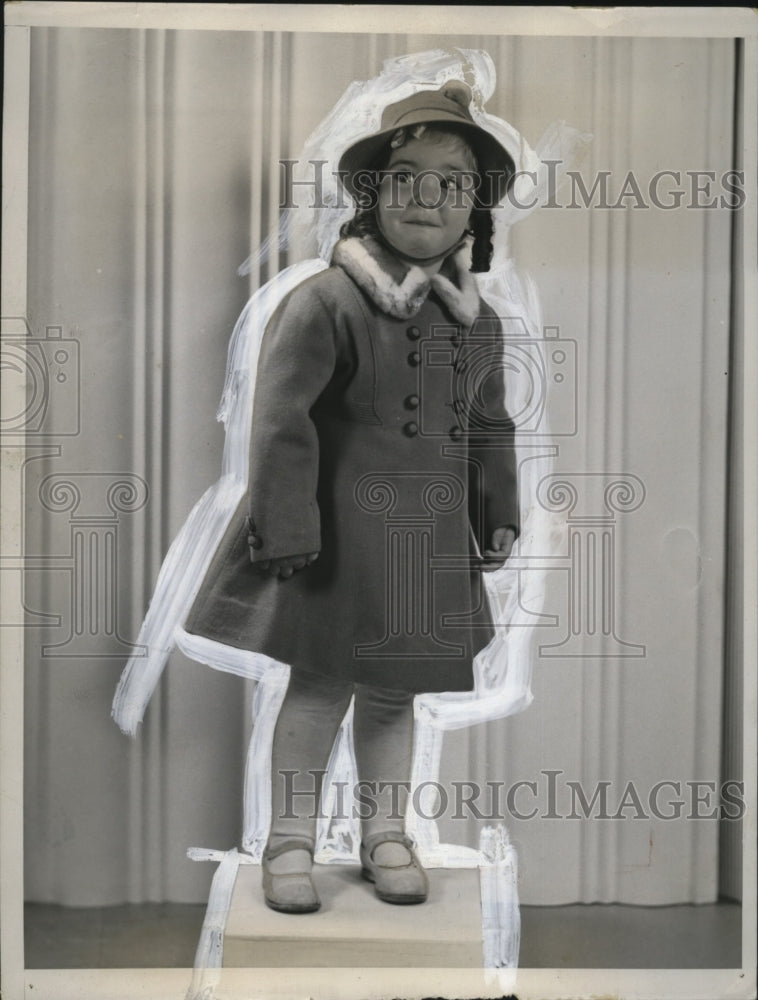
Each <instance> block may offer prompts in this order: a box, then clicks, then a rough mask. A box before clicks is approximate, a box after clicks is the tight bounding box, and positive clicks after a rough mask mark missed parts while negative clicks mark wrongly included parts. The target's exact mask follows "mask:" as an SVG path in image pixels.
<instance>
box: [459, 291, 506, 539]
mask: <svg viewBox="0 0 758 1000" xmlns="http://www.w3.org/2000/svg"><path fill="white" fill-rule="evenodd" d="M482 306H483V308H482V316H481V318H480V319H479V320H478V321H477V322H476V324H475V326H474V327H473V329H472V331H471V333H470V335H469V337H468V338H467V343H466V355H465V359H466V367H465V375H466V380H465V383H464V384H465V396H466V402H467V411H468V441H469V459H470V461H471V464H470V470H471V473H470V482H469V506H470V517H471V522H472V526H473V528H474V533H475V535H476V538H477V541H478V543H479V547H480V549H481V550H482V551H484V550H485V549H486V548H489V546H490V544H491V541H492V534H493V532H494V531H495V529H496V528H502V527H506V526H511V527H513V528H514V529H515V531H516V534H517V535H518V533H519V528H520V516H519V498H518V472H517V462H516V450H515V441H514V434H515V427H514V423H513V420H512V419H511V417H510V415H509V413H508V409H507V405H506V399H505V367H506V364H507V359H506V357H505V345H504V341H503V333H502V327H501V324H500V320H499V319H498V318H497V317H496V316H495V314H494V312H493V311H492V310H491V309H490V308H489V306H487V305H486V304H485V303H483V304H482Z"/></svg>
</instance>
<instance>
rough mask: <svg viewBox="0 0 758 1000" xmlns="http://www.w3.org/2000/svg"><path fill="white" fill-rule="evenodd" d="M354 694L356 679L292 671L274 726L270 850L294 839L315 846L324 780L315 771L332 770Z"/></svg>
mask: <svg viewBox="0 0 758 1000" xmlns="http://www.w3.org/2000/svg"><path fill="white" fill-rule="evenodd" d="M352 693H353V685H352V683H346V682H344V681H335V680H331V679H330V678H328V677H321V676H319V675H316V674H309V673H305V672H302V671H295V670H293V671H292V673H291V675H290V682H289V686H288V687H287V693H286V694H285V696H284V701H283V703H282V707H281V711H280V712H279V718H278V720H277V723H276V729H275V730H274V742H273V747H272V754H271V830H270V833H269V839H268V844H267V849H268V850H269V851H271V852H274V851H275V849H276V848H277V847H279V846H280V845H282V844H284V843H285V842H286V841H293V840H294V841H302V842H304V844H307V845H309V846H310V848H311V850H312V849H313V847H314V846H315V843H316V822H317V821H316V814H317V812H318V798H317V791H318V788H319V784H320V779H319V776H318V774H317V775H315V776H314V775H312V774H310V773H309V772H311V771H316V772H320V771H324V770H326V766H327V764H328V763H329V755H330V753H331V750H332V745H333V743H334V740H335V737H336V736H337V732H338V730H339V727H340V723H341V722H342V719H343V717H344V715H345V712H346V711H347V707H348V705H349V704H350V696H351V695H352ZM293 772H294V773H293ZM293 792H294V793H295V794H293ZM297 792H304V793H305V794H301V795H298V794H296V793H297ZM298 853H299V852H298ZM282 857H284V856H282ZM284 863H285V862H284V860H283V861H282V864H284ZM277 867H279V866H277Z"/></svg>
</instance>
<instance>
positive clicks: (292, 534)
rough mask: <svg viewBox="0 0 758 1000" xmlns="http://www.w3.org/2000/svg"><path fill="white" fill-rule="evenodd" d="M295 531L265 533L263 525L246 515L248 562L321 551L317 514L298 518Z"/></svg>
mask: <svg viewBox="0 0 758 1000" xmlns="http://www.w3.org/2000/svg"><path fill="white" fill-rule="evenodd" d="M298 521H299V523H298V525H297V530H294V531H293V530H289V531H282V530H279V531H273V532H266V531H265V530H264V528H263V525H262V524H261V522H260V518H259V520H258V522H256V520H255V519H254V518H253V516H252V515H251V514H248V515H247V518H246V522H245V526H246V528H247V545H248V549H249V552H250V562H252V563H259V562H265V561H266V560H268V559H284V558H286V557H291V556H303V555H310V553H312V552H320V551H321V530H320V524H319V517H318V513H317V512H316V513H315V515H314V514H313V513H311V516H310V517H308V518H299V519H298Z"/></svg>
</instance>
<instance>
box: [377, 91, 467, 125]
mask: <svg viewBox="0 0 758 1000" xmlns="http://www.w3.org/2000/svg"><path fill="white" fill-rule="evenodd" d="M470 103H471V88H470V87H469V86H468V84H466V83H464V82H463V81H462V80H450V81H449V82H448V83H446V84H444V85H443V86H442V87H440V88H439V90H419V91H418V92H417V93H415V94H411V96H410V97H406V98H404V99H403V100H402V101H397V102H396V103H395V104H389V105H387V107H386V108H385V109H384V114H383V115H382V124H381V128H382V130H384V129H387V128H399V127H400V126H402V125H416V124H419V123H420V122H422V121H423V120H424V118H425V117H426V116H427V115H428V116H429V117H430V118H431V120H432V121H437V122H439V123H442V122H444V121H455V120H458V121H462V122H468V123H473V118H472V116H471V112H470V111H469V104H470Z"/></svg>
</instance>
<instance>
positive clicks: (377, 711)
mask: <svg viewBox="0 0 758 1000" xmlns="http://www.w3.org/2000/svg"><path fill="white" fill-rule="evenodd" d="M354 718H355V756H356V762H357V764H358V778H359V781H360V783H361V789H360V791H361V798H362V799H363V800H364V801H363V802H362V803H361V805H362V810H363V811H364V818H362V822H361V827H362V841H361V850H360V855H361V865H362V867H363V875H364V877H365V878H367V879H368V880H369V881H371V882H373V883H374V890H375V892H376V894H377V896H378V897H379V898H380V899H382V900H384V901H385V902H386V903H423V902H424V900H425V899H426V898H427V894H428V891H429V882H428V880H427V877H426V873H425V871H424V869H423V868H422V866H421V864H420V862H419V860H418V858H417V857H416V855H415V853H414V852H413V850H412V847H411V842H410V841H409V840H408V838H407V837H406V836H405V811H406V808H407V804H408V789H409V787H410V780H411V765H412V760H413V695H412V694H410V693H407V692H405V691H393V690H389V689H383V688H372V687H366V686H363V685H357V686H356V691H355V716H354ZM366 802H367V803H368V804H369V805H370V806H371V807H372V808H371V810H370V813H371V815H366V814H365V803H366Z"/></svg>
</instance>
